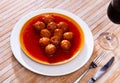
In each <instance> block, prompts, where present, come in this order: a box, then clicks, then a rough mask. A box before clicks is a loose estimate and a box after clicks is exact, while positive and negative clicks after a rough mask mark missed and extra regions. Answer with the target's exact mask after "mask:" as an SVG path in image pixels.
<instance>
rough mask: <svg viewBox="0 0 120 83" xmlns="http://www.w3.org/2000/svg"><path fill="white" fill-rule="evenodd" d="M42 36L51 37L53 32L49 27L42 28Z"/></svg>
mask: <svg viewBox="0 0 120 83" xmlns="http://www.w3.org/2000/svg"><path fill="white" fill-rule="evenodd" d="M40 36H41V37H48V38H50V37H51V32H50V31H49V30H48V29H42V30H41V32H40Z"/></svg>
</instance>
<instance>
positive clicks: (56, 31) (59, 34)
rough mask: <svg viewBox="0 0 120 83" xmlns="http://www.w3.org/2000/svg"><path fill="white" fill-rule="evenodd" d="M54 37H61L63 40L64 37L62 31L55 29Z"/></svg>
mask: <svg viewBox="0 0 120 83" xmlns="http://www.w3.org/2000/svg"><path fill="white" fill-rule="evenodd" d="M54 35H55V36H59V37H60V38H62V35H63V31H62V29H55V30H54Z"/></svg>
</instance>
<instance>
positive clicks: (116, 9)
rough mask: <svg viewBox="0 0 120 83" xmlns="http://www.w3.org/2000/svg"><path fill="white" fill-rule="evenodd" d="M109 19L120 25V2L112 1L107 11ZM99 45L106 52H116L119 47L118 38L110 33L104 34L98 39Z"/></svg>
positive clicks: (118, 0)
mask: <svg viewBox="0 0 120 83" xmlns="http://www.w3.org/2000/svg"><path fill="white" fill-rule="evenodd" d="M107 15H108V18H109V19H110V20H111V21H112V22H113V23H116V24H120V0H112V1H111V3H110V4H109V7H108V10H107ZM98 41H99V45H100V46H101V47H102V48H104V49H105V50H114V49H116V48H117V46H118V45H119V41H118V38H117V37H116V36H115V35H114V34H113V33H109V32H103V33H102V34H100V35H99V37H98Z"/></svg>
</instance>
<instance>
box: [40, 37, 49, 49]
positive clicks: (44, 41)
mask: <svg viewBox="0 0 120 83" xmlns="http://www.w3.org/2000/svg"><path fill="white" fill-rule="evenodd" d="M39 44H40V45H41V46H42V47H45V46H47V45H48V44H50V39H49V38H47V37H42V38H40V39H39Z"/></svg>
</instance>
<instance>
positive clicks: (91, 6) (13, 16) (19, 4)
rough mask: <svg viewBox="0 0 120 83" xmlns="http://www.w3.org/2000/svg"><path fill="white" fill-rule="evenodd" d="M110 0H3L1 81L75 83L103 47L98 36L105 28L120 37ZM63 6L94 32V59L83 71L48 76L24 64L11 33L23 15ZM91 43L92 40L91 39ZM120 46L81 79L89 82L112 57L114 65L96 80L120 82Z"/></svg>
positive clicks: (0, 4)
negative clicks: (14, 51) (14, 48)
mask: <svg viewBox="0 0 120 83" xmlns="http://www.w3.org/2000/svg"><path fill="white" fill-rule="evenodd" d="M109 2H110V0H0V82H2V83H73V82H74V81H75V80H76V79H77V78H78V77H79V76H80V75H81V74H82V73H83V72H84V71H85V70H86V69H87V68H88V66H89V64H90V62H91V61H92V60H93V59H94V58H95V57H96V56H97V55H98V53H99V52H100V51H102V50H103V49H102V48H101V47H100V46H99V45H98V41H97V39H98V36H99V35H100V34H101V33H102V32H105V31H108V32H112V33H114V34H115V35H116V36H117V37H118V39H120V26H119V25H116V24H114V23H112V22H111V21H110V20H109V19H108V17H107V14H106V11H107V7H108V5H109ZM44 8H59V9H63V10H67V11H69V12H72V13H74V14H76V15H77V16H78V17H80V18H81V19H83V20H84V21H85V22H86V23H87V24H88V26H89V28H90V30H91V31H92V33H93V38H94V41H95V46H94V50H93V54H92V57H91V58H90V60H89V61H88V62H87V63H86V64H85V65H84V66H83V67H82V68H80V69H79V70H77V71H75V72H73V73H70V74H68V75H64V76H54V77H51V76H44V75H40V74H36V73H33V72H31V71H29V70H27V69H26V68H25V67H23V66H22V65H21V64H20V63H19V62H18V61H17V60H16V59H15V57H14V55H13V54H12V51H11V48H10V34H11V31H12V30H13V27H14V26H15V24H16V23H17V22H18V20H20V18H21V17H22V16H24V15H25V14H27V13H29V12H30V11H34V10H37V9H44ZM88 42H89V41H88ZM119 49H120V47H119V46H118V48H117V49H116V50H115V51H114V52H113V51H112V52H111V53H112V55H110V56H107V57H106V58H105V59H104V60H103V62H102V63H101V65H100V66H99V67H98V68H96V69H92V70H90V71H89V72H88V74H87V75H86V76H85V77H84V78H83V79H82V80H81V81H80V83H87V81H88V80H89V79H90V78H91V77H92V76H93V75H94V73H95V72H96V71H97V70H98V69H100V68H101V66H103V64H104V63H105V62H106V61H107V60H108V59H109V58H110V57H111V56H115V61H114V63H113V65H112V67H111V68H110V69H109V70H108V71H107V72H106V73H105V75H104V76H102V77H101V78H100V79H99V80H98V81H97V82H96V83H120V51H119Z"/></svg>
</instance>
